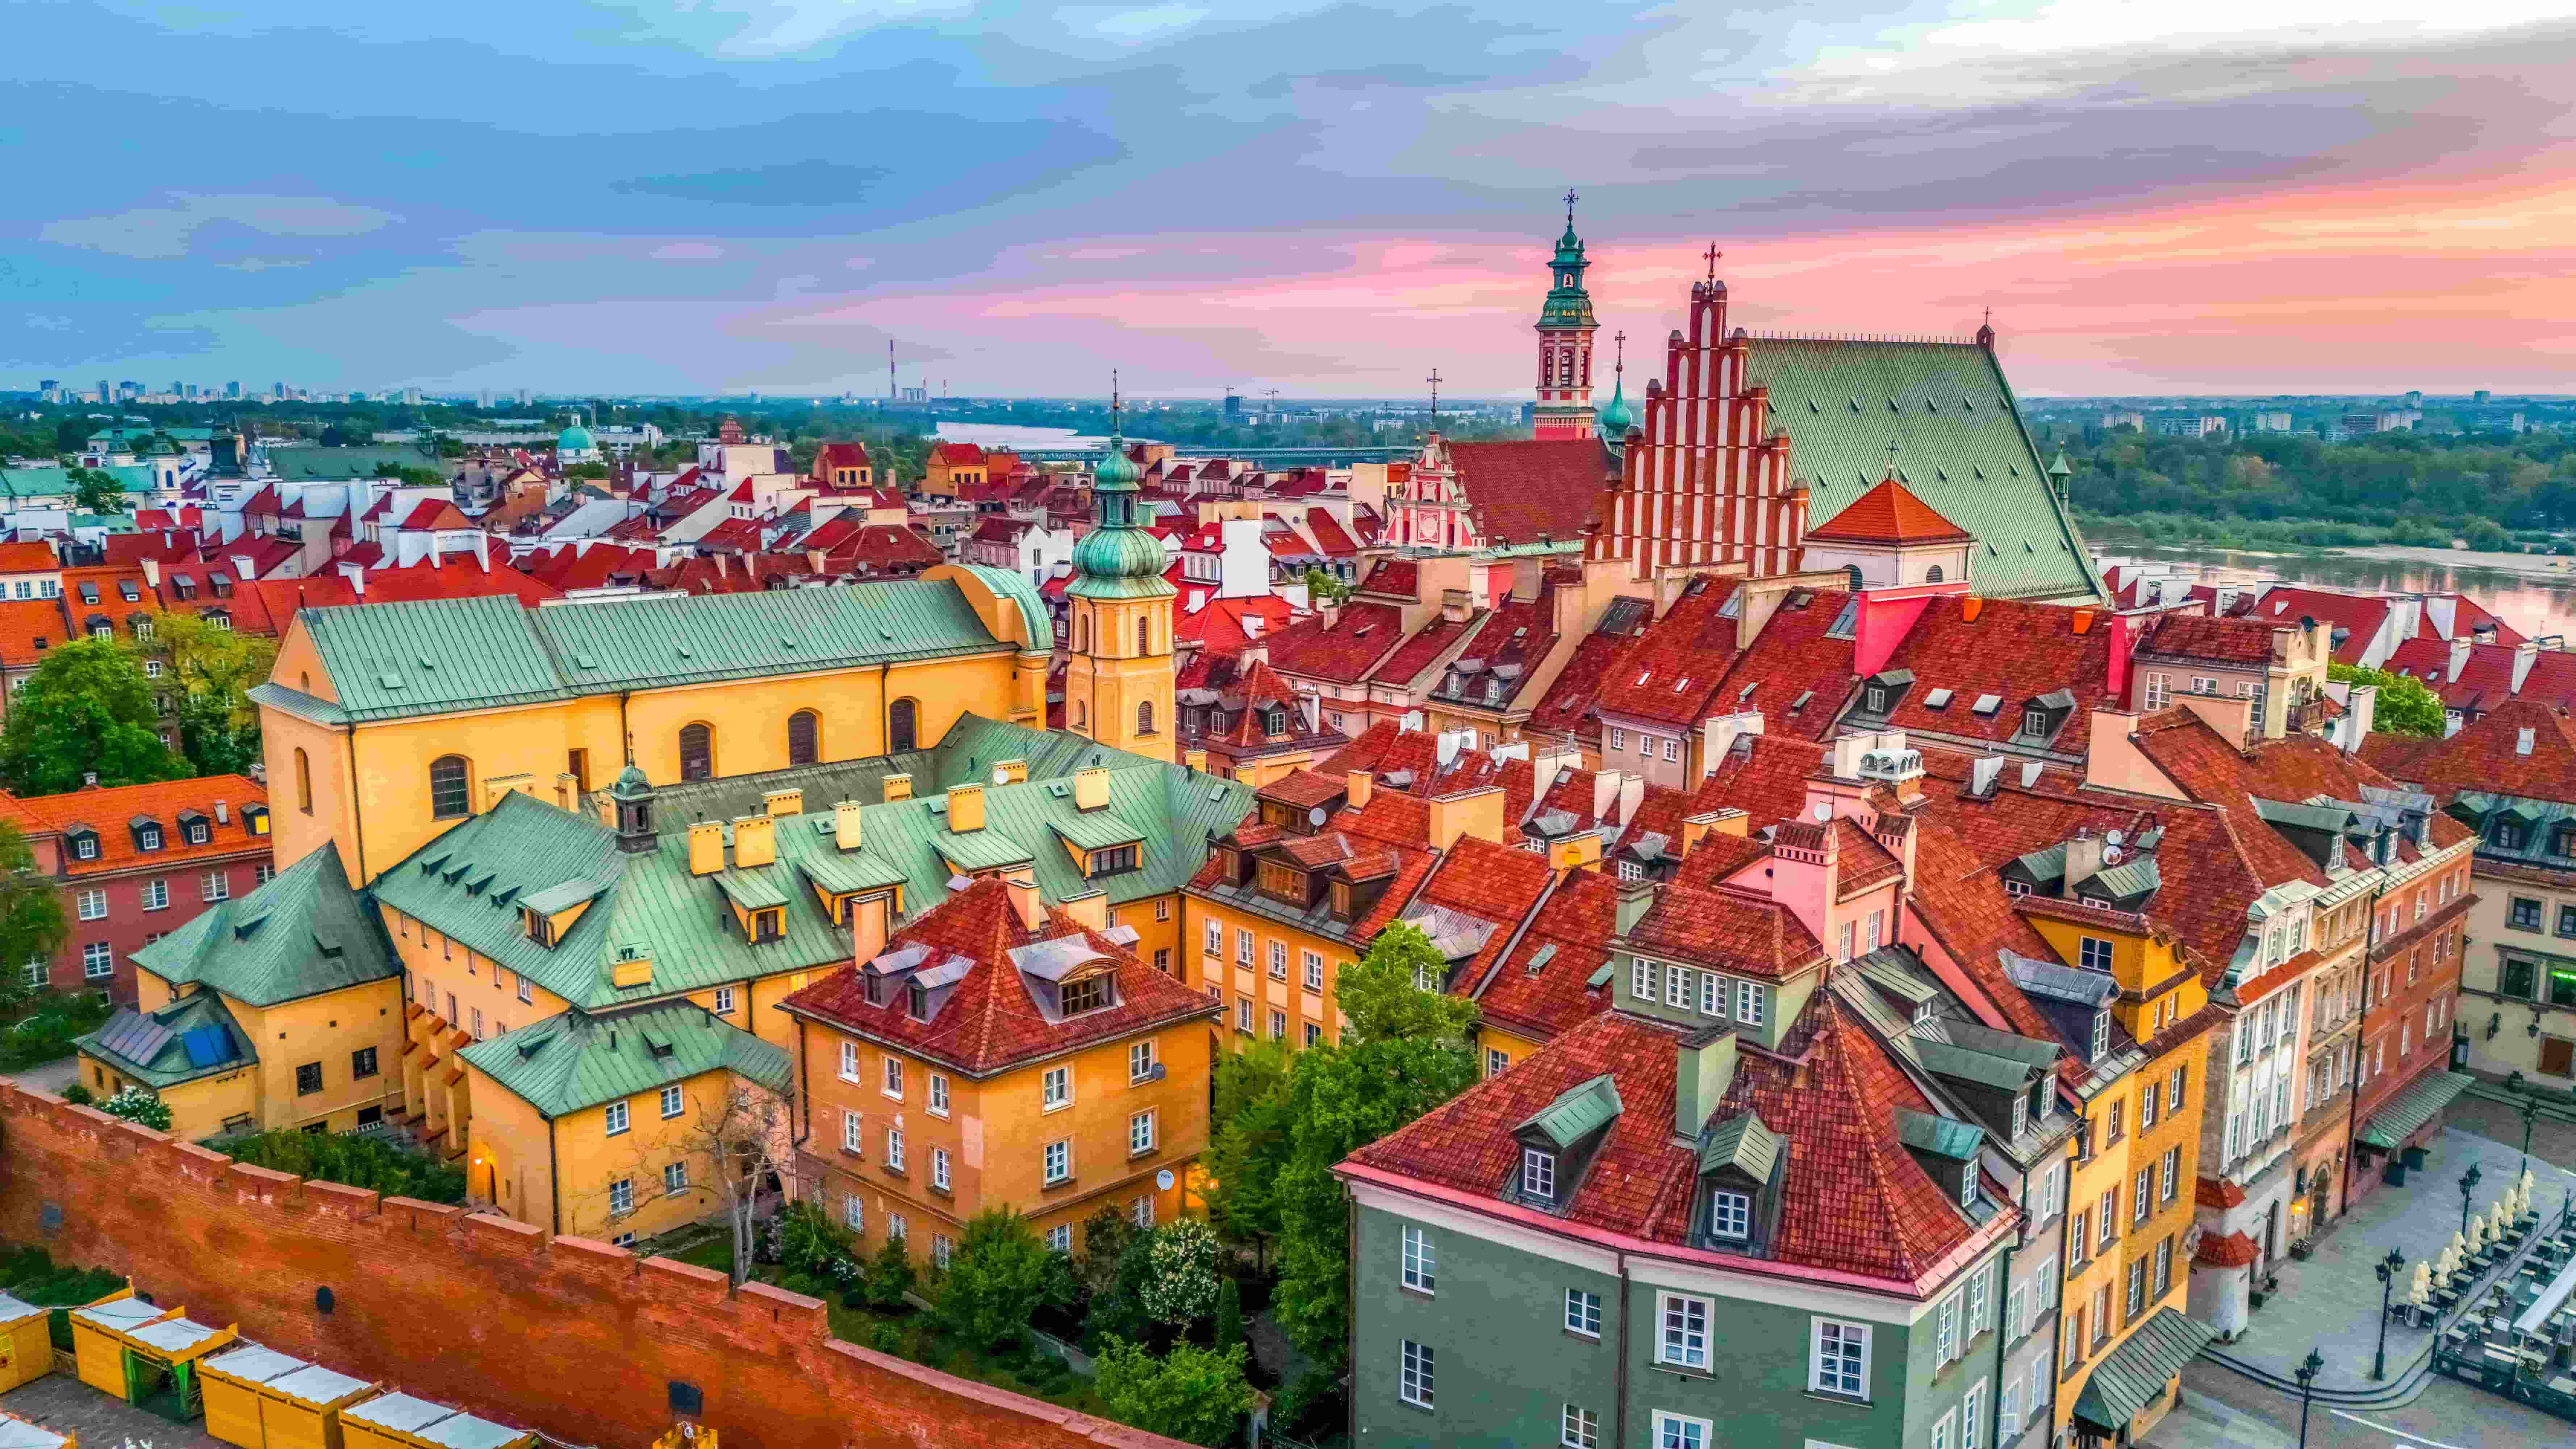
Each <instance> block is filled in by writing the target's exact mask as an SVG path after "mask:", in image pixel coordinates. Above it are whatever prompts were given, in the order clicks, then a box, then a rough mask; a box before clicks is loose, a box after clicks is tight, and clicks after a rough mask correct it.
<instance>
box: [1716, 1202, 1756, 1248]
mask: <svg viewBox="0 0 2576 1449" xmlns="http://www.w3.org/2000/svg"><path fill="white" fill-rule="evenodd" d="M1752 1226H1753V1199H1752V1198H1750V1197H1747V1196H1746V1195H1744V1194H1743V1193H1740V1192H1712V1193H1710V1194H1709V1195H1708V1230H1709V1232H1710V1233H1712V1234H1713V1235H1715V1236H1717V1237H1721V1238H1741V1237H1744V1236H1746V1235H1747V1234H1748V1233H1750V1232H1751V1231H1752Z"/></svg>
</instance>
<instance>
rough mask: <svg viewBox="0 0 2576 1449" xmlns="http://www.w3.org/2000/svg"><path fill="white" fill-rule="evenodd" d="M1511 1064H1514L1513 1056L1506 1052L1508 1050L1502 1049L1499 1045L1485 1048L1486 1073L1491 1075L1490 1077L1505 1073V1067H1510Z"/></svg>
mask: <svg viewBox="0 0 2576 1449" xmlns="http://www.w3.org/2000/svg"><path fill="white" fill-rule="evenodd" d="M1511 1064H1512V1059H1511V1056H1510V1055H1509V1054H1508V1053H1506V1052H1504V1051H1502V1050H1501V1049H1500V1048H1498V1047H1487V1048H1485V1075H1486V1076H1489V1077H1499V1076H1501V1075H1502V1074H1503V1068H1505V1067H1508V1066H1510V1065H1511Z"/></svg>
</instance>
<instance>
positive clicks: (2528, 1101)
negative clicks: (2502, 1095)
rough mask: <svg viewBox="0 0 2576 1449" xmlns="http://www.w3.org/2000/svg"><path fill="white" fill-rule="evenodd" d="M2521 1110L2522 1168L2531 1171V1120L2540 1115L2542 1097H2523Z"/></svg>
mask: <svg viewBox="0 0 2576 1449" xmlns="http://www.w3.org/2000/svg"><path fill="white" fill-rule="evenodd" d="M2521 1111H2522V1170H2523V1171H2525V1172H2529V1171H2530V1170H2531V1122H2532V1119H2533V1118H2535V1117H2538V1116H2539V1115H2540V1099H2539V1098H2538V1097H2525V1098H2523V1099H2522V1106H2521Z"/></svg>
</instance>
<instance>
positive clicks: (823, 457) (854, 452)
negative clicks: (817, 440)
mask: <svg viewBox="0 0 2576 1449" xmlns="http://www.w3.org/2000/svg"><path fill="white" fill-rule="evenodd" d="M867 466H868V445H867V444H865V443H824V444H822V445H820V446H818V447H817V448H815V449H814V467H813V470H812V472H811V473H810V475H809V476H811V477H814V478H818V479H822V480H824V481H827V482H828V481H830V479H831V477H832V470H833V469H835V468H865V467H867Z"/></svg>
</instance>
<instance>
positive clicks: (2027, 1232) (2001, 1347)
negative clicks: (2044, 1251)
mask: <svg viewBox="0 0 2576 1449" xmlns="http://www.w3.org/2000/svg"><path fill="white" fill-rule="evenodd" d="M2019 1196H2020V1198H2021V1200H2022V1202H2023V1204H2024V1206H2023V1208H2022V1211H2021V1230H2020V1231H2019V1232H2018V1233H2016V1234H2014V1238H2015V1242H2014V1243H2013V1248H2014V1249H2016V1250H2018V1249H2021V1248H2027V1247H2029V1246H2030V1242H2031V1238H2032V1236H2033V1234H2032V1231H2031V1228H2032V1223H2031V1214H2030V1208H2029V1206H2028V1204H2029V1202H2030V1166H2029V1164H2027V1163H2024V1164H2023V1165H2022V1169H2021V1192H2020V1194H2019ZM2012 1260H2013V1255H2012V1253H2011V1252H2006V1253H2005V1254H2004V1281H2003V1283H2002V1285H2001V1291H1999V1292H1997V1293H1995V1294H1994V1296H1993V1298H1992V1299H1991V1300H1990V1301H1991V1302H1992V1303H1993V1304H1994V1309H1995V1373H1994V1377H1993V1378H1992V1379H1991V1380H1989V1382H1991V1383H1992V1384H1993V1385H1994V1395H1995V1397H1994V1399H1993V1400H1992V1401H1991V1402H1990V1403H1989V1405H1988V1407H1989V1408H1992V1407H1995V1406H1997V1405H2000V1404H2001V1403H2002V1401H2003V1393H2004V1358H2005V1355H2006V1354H2007V1353H2009V1352H2010V1351H2011V1349H2012V1333H2011V1329H2012V1325H2011V1324H2008V1323H2006V1322H2004V1304H2005V1302H2006V1301H2007V1300H2009V1299H2010V1298H2011V1297H2012ZM2050 1266H2051V1267H2054V1266H2055V1262H2054V1260H2053V1259H2052V1261H2051V1264H2050ZM2055 1393H2056V1391H2055V1389H2054V1388H2052V1389H2051V1390H2050V1394H2051V1397H2052V1398H2054V1396H2055ZM2048 1413H2049V1418H2050V1419H2051V1420H2052V1421H2054V1420H2055V1418H2056V1417H2057V1405H2056V1404H2055V1403H2051V1404H2050V1405H2049V1406H2048ZM1986 1422H1987V1424H1988V1425H1989V1426H1990V1429H1989V1432H1991V1433H1992V1434H1993V1435H1994V1436H1995V1442H1996V1443H1997V1444H1999V1445H2000V1444H2001V1443H2002V1442H2003V1416H2002V1415H2000V1414H1989V1415H1987V1418H1986ZM2022 1427H2023V1428H2028V1427H2029V1425H2027V1424H2025V1425H2023V1426H2022ZM2015 1432H2018V1431H2015ZM1959 1449H1979V1446H1977V1445H1975V1444H1963V1445H1961V1446H1959Z"/></svg>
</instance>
